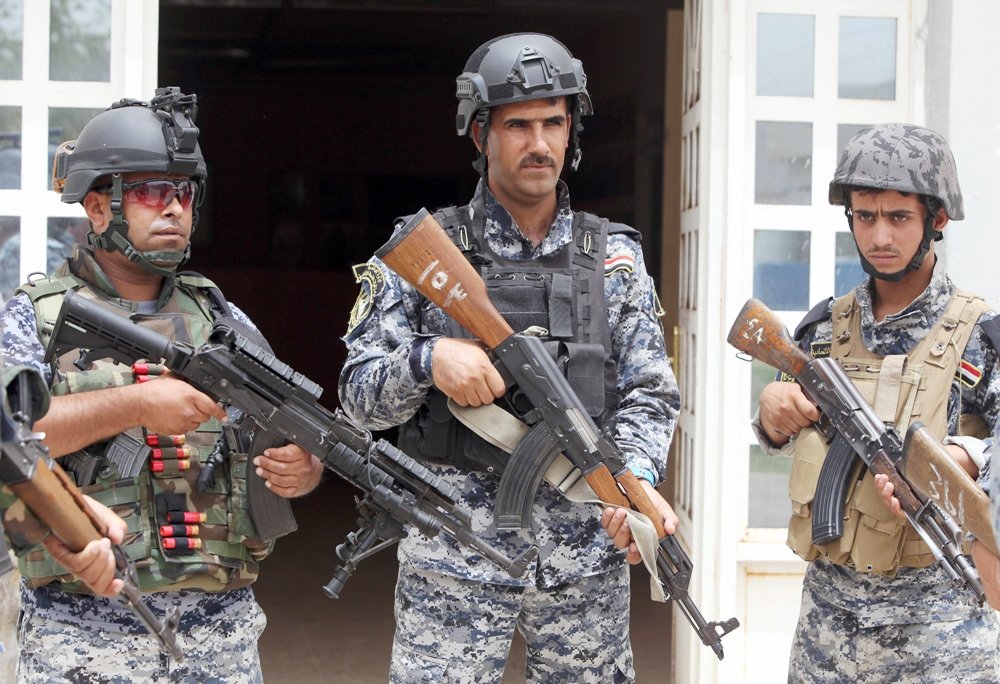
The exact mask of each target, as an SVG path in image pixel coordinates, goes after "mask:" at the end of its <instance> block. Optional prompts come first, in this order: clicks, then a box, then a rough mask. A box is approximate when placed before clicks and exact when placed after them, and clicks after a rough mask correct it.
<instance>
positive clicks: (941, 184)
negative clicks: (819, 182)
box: [829, 123, 965, 281]
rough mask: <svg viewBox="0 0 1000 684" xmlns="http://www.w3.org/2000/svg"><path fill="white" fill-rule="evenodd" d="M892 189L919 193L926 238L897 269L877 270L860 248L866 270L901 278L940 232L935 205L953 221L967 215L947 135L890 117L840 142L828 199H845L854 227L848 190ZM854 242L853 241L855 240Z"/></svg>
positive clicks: (840, 201) (916, 265)
mask: <svg viewBox="0 0 1000 684" xmlns="http://www.w3.org/2000/svg"><path fill="white" fill-rule="evenodd" d="M859 188H867V189H871V190H895V191H897V192H902V193H915V194H917V195H920V196H921V197H922V199H923V201H924V205H925V206H926V208H927V217H926V219H925V221H924V238H923V240H922V241H921V243H920V246H919V247H918V248H917V252H916V254H914V256H913V259H911V261H910V263H909V265H908V266H907V267H906V268H904V269H903V270H902V271H899V272H897V273H890V274H885V273H879V272H878V271H877V270H876V269H875V267H874V266H872V264H871V263H870V262H869V261H868V260H867V259H865V256H864V255H863V254H861V252H860V250H859V251H858V256H859V257H860V258H861V265H862V267H863V268H864V269H865V272H866V273H868V274H869V275H871V276H872V277H874V278H880V279H882V280H892V281H897V280H900V279H901V278H902V277H903V276H904V275H906V274H907V273H909V272H910V271H915V270H916V269H918V268H920V265H921V264H922V263H923V260H924V257H925V256H927V252H928V250H929V249H930V244H931V241H932V240H940V239H941V238H942V237H943V233H942V232H941V231H938V230H935V229H934V219H935V216H936V215H937V212H938V209H939V208H943V209H944V212H945V215H947V216H948V218H949V219H951V220H953V221H961V220H962V219H963V218H965V212H964V210H963V207H962V190H961V188H960V187H959V185H958V168H957V166H956V165H955V157H954V156H953V155H952V153H951V147H949V145H948V141H947V140H945V139H944V137H942V136H941V135H939V134H938V133H935V132H934V131H932V130H930V129H927V128H921V127H920V126H913V125H911V124H901V123H888V124H880V125H877V126H872V127H870V128H865V129H863V130H861V131H859V132H858V133H857V134H856V135H855V136H854V137H853V138H851V140H850V142H848V143H847V145H846V146H845V147H844V150H843V152H842V153H841V155H840V162H839V163H838V164H837V170H836V171H835V172H834V175H833V180H832V181H830V192H829V200H830V204H834V205H843V206H844V213H845V214H847V223H848V225H849V226H850V227H851V231H852V232H853V231H854V217H853V214H852V213H851V190H852V189H859ZM855 245H856V243H855Z"/></svg>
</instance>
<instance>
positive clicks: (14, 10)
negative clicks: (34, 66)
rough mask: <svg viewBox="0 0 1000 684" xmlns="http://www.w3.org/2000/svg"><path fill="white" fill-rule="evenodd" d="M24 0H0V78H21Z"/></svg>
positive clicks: (11, 79) (14, 79) (12, 79)
mask: <svg viewBox="0 0 1000 684" xmlns="http://www.w3.org/2000/svg"><path fill="white" fill-rule="evenodd" d="M23 51H24V0H0V80H10V81H18V80H20V79H21V64H22V58H21V55H22V53H23Z"/></svg>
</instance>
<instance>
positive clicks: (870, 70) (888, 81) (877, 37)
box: [837, 17, 896, 100]
mask: <svg viewBox="0 0 1000 684" xmlns="http://www.w3.org/2000/svg"><path fill="white" fill-rule="evenodd" d="M839 49H840V52H839V55H840V56H839V59H838V72H837V73H838V79H837V96H838V97H842V98H850V99H854V100H895V99H896V20H895V19H893V18H890V17H885V18H879V17H841V18H840V48H839Z"/></svg>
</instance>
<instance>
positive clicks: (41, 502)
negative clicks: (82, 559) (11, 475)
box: [10, 459, 108, 553]
mask: <svg viewBox="0 0 1000 684" xmlns="http://www.w3.org/2000/svg"><path fill="white" fill-rule="evenodd" d="M10 488H11V489H12V490H14V493H15V494H17V496H18V497H19V498H20V499H21V500H22V501H24V503H25V505H27V507H28V508H29V509H30V510H31V512H32V513H34V514H35V517H37V518H38V519H39V520H41V521H42V523H44V525H45V526H46V527H47V528H49V529H50V530H52V533H53V534H54V535H56V537H58V538H59V539H60V540H61V541H62V542H63V543H64V544H65V545H66V546H67V547H69V549H70V550H71V551H73V552H75V553H78V552H80V551H83V548H84V547H85V546H86V545H87V544H88V543H90V542H92V541H94V540H95V539H100V538H101V537H103V536H105V535H106V534H107V531H108V530H107V527H106V526H105V525H104V524H103V522H102V521H101V520H100V518H98V517H97V516H96V515H95V514H94V512H93V511H92V510H90V506H88V505H87V502H86V501H84V500H83V495H82V494H81V493H80V490H79V489H78V488H77V486H76V484H75V483H74V482H73V481H72V480H70V479H69V476H68V475H66V471H64V470H63V469H62V468H61V467H60V466H59V464H58V463H56V462H55V461H52V460H50V459H39V460H38V462H37V464H36V466H35V469H34V473H33V474H32V477H31V479H30V480H27V481H24V482H18V483H15V484H11V485H10ZM80 511H83V513H85V514H86V516H82V515H80V514H79V512H80Z"/></svg>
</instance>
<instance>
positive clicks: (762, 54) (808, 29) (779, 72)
mask: <svg viewBox="0 0 1000 684" xmlns="http://www.w3.org/2000/svg"><path fill="white" fill-rule="evenodd" d="M813 24H814V18H813V17H812V15H809V14H759V15H758V16H757V94H758V95H791V96H798V97H812V94H813V54H814V53H815V36H814V27H813Z"/></svg>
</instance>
